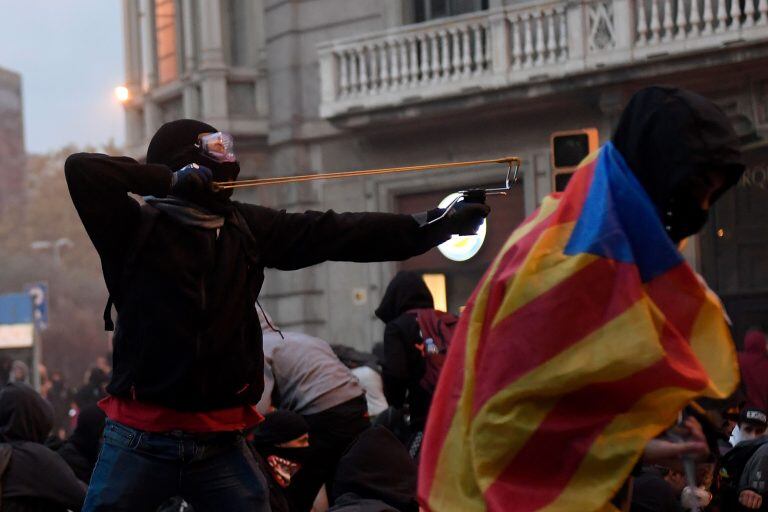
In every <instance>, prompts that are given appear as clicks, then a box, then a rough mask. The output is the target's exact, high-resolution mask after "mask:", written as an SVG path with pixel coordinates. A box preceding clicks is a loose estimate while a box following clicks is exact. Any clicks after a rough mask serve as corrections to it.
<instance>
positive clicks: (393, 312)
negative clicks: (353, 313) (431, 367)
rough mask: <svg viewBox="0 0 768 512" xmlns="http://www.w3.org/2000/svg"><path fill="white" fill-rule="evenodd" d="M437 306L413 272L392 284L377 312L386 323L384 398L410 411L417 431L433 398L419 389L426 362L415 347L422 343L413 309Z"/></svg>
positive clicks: (420, 279) (382, 367) (397, 277)
mask: <svg viewBox="0 0 768 512" xmlns="http://www.w3.org/2000/svg"><path fill="white" fill-rule="evenodd" d="M433 307H434V302H433V300H432V294H431V293H430V292H429V288H427V285H426V284H425V283H424V280H423V279H422V278H421V277H420V276H419V275H418V274H416V273H414V272H408V271H401V272H398V273H397V275H395V277H394V278H393V279H392V281H390V283H389V285H388V286H387V289H386V291H385V292H384V297H382V299H381V304H379V307H378V308H377V309H376V316H377V317H379V319H381V321H383V322H384V323H385V324H386V326H385V327H384V350H383V353H384V357H383V359H382V361H381V369H382V375H381V376H382V380H383V381H384V394H385V395H386V397H387V402H389V403H390V405H392V406H394V407H397V408H400V407H402V406H403V405H404V404H405V403H406V402H407V403H408V405H409V407H410V414H411V425H413V426H414V427H415V428H416V429H420V428H422V427H423V424H424V421H426V417H427V412H428V410H429V404H430V402H431V400H432V397H431V396H430V395H429V393H428V392H427V391H426V390H425V389H424V388H423V387H422V386H420V385H419V381H420V380H421V378H422V376H423V375H424V371H425V362H424V358H423V357H422V355H421V353H420V352H419V350H418V349H417V348H416V344H417V343H420V342H421V336H420V334H419V324H418V322H417V321H416V317H415V316H414V315H409V314H406V313H407V312H408V311H410V310H412V309H419V308H433Z"/></svg>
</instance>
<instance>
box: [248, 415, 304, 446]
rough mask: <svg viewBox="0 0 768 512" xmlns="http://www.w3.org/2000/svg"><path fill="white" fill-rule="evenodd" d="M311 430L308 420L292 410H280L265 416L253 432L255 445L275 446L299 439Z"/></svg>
mask: <svg viewBox="0 0 768 512" xmlns="http://www.w3.org/2000/svg"><path fill="white" fill-rule="evenodd" d="M307 432H309V425H308V424H307V422H306V420H304V418H303V417H302V416H301V414H297V413H295V412H292V411H284V410H278V411H275V412H271V413H269V414H267V415H266V416H265V417H264V421H262V422H261V423H259V426H258V427H256V430H254V432H253V444H254V446H257V447H261V446H274V445H278V444H281V443H287V442H289V441H293V440H294V439H298V438H299V437H301V436H303V435H304V434H306V433H307Z"/></svg>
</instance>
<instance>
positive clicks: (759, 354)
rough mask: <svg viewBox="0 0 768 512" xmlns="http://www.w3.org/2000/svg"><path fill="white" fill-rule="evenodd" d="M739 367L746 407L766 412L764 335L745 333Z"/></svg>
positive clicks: (767, 389)
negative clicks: (745, 396)
mask: <svg viewBox="0 0 768 512" xmlns="http://www.w3.org/2000/svg"><path fill="white" fill-rule="evenodd" d="M739 367H740V368H741V382H742V384H743V386H744V388H745V390H746V394H747V406H750V407H757V408H758V409H762V410H764V411H765V410H768V338H766V336H765V333H763V332H762V331H758V330H751V331H749V332H747V334H746V336H745V337H744V351H743V352H740V353H739Z"/></svg>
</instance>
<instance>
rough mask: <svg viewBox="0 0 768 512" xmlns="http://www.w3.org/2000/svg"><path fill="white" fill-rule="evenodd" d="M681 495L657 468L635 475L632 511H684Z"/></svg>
mask: <svg viewBox="0 0 768 512" xmlns="http://www.w3.org/2000/svg"><path fill="white" fill-rule="evenodd" d="M678 498H679V496H677V495H676V494H675V491H674V489H672V486H671V485H669V483H668V482H667V481H666V480H664V478H663V477H662V476H661V475H660V474H659V473H658V472H657V471H655V470H650V469H649V470H647V471H645V472H643V473H642V474H641V475H639V476H637V477H635V479H634V482H633V487H632V506H631V508H630V511H631V512H683V507H682V505H680V501H679V499H678Z"/></svg>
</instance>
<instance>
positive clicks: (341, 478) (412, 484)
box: [331, 427, 419, 512]
mask: <svg viewBox="0 0 768 512" xmlns="http://www.w3.org/2000/svg"><path fill="white" fill-rule="evenodd" d="M345 494H353V495H355V496H357V497H359V498H361V499H368V500H381V501H383V502H384V503H386V504H387V505H389V506H391V507H394V508H396V509H397V510H400V511H403V512H411V511H413V512H416V511H417V510H418V509H419V505H418V503H417V502H416V465H415V464H414V462H413V460H412V459H411V457H410V455H409V454H408V450H406V449H405V446H403V444H402V443H401V442H400V441H398V440H397V438H396V437H395V436H394V435H393V434H392V433H391V432H390V431H389V430H387V429H386V428H384V427H372V428H370V429H368V430H366V431H365V432H363V433H362V434H360V437H358V439H357V441H355V443H354V444H353V445H352V446H351V447H350V449H349V451H348V452H347V453H346V454H345V455H344V456H343V457H342V458H341V460H340V461H339V465H338V466H337V469H336V478H335V480H334V484H333V487H332V488H331V499H332V501H336V499H337V498H339V497H341V496H343V495H345Z"/></svg>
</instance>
